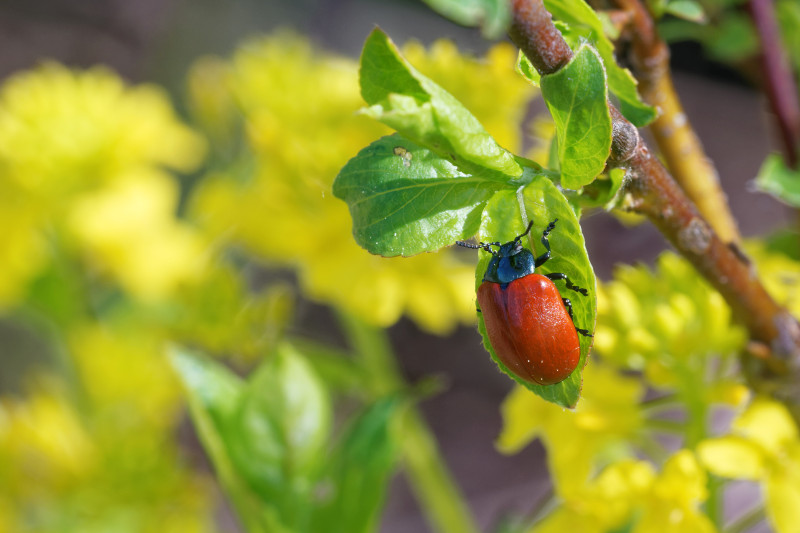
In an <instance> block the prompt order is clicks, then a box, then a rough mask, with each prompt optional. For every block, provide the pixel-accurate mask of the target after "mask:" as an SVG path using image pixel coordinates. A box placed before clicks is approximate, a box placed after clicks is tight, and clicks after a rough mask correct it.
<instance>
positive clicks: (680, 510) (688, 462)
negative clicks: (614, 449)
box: [530, 450, 715, 533]
mask: <svg viewBox="0 0 800 533" xmlns="http://www.w3.org/2000/svg"><path fill="white" fill-rule="evenodd" d="M705 484H706V476H705V472H704V471H703V470H702V469H701V468H700V467H699V465H698V464H697V460H696V459H695V458H694V455H692V453H691V452H690V451H688V450H681V451H679V452H677V453H676V454H675V455H673V456H672V457H670V458H669V459H668V460H667V462H666V463H665V464H664V467H663V470H662V472H661V474H659V475H656V474H655V472H654V470H653V467H652V466H651V465H650V463H647V462H645V461H634V460H631V459H626V460H622V461H619V462H616V463H613V464H611V465H609V466H608V467H607V468H605V469H604V470H603V471H602V472H601V473H600V474H599V475H598V476H597V478H596V479H594V480H592V481H591V482H588V483H586V484H584V485H582V486H576V487H574V488H573V489H572V490H571V491H570V492H569V493H565V494H563V495H561V498H562V500H563V502H562V505H561V506H560V507H558V508H557V509H556V510H555V511H554V512H553V513H551V514H550V515H548V516H547V517H546V518H544V520H543V521H542V522H540V523H538V524H536V525H535V526H534V527H533V528H531V530H530V532H531V533H556V532H563V531H580V532H581V533H604V532H609V531H617V530H624V531H631V532H633V533H669V532H675V533H678V532H684V531H691V532H693V533H695V532H697V533H712V532H713V531H715V528H714V526H713V524H712V523H711V521H710V520H709V519H708V517H707V516H705V515H704V514H703V513H702V512H700V510H699V507H700V505H701V504H702V502H703V501H704V500H705V499H706V497H707V494H706V488H705Z"/></svg>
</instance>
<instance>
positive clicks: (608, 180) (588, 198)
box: [564, 168, 625, 211]
mask: <svg viewBox="0 0 800 533" xmlns="http://www.w3.org/2000/svg"><path fill="white" fill-rule="evenodd" d="M624 180H625V170H624V169H621V168H613V169H611V170H610V171H608V173H607V174H604V175H602V176H601V177H599V178H598V179H596V180H594V181H593V182H592V183H590V184H589V185H587V186H586V187H584V188H582V189H581V190H579V191H564V196H565V197H566V198H567V200H568V201H569V203H570V204H571V205H572V206H573V207H576V208H578V209H583V208H588V207H602V208H603V209H605V210H606V211H611V210H612V209H614V208H615V207H616V206H617V203H618V202H619V200H620V198H619V196H620V194H619V192H620V189H621V187H622V184H623V182H624Z"/></svg>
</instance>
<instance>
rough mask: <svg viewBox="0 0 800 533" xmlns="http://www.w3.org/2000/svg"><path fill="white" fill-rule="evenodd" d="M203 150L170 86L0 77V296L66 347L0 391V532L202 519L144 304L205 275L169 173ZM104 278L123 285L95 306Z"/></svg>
mask: <svg viewBox="0 0 800 533" xmlns="http://www.w3.org/2000/svg"><path fill="white" fill-rule="evenodd" d="M203 153H204V141H203V140H202V138H201V137H199V136H198V135H197V134H196V133H194V132H193V131H192V130H190V129H189V128H188V127H187V126H185V125H184V124H183V123H181V122H180V121H179V120H178V118H177V116H176V115H175V113H174V111H173V109H172V106H171V104H170V102H169V100H168V98H167V96H166V94H165V93H164V91H163V90H161V89H159V88H156V87H153V86H147V85H143V86H136V87H129V86H127V85H126V84H125V83H123V82H122V80H121V79H120V78H119V77H118V76H116V75H115V74H113V73H111V72H110V71H107V70H105V69H102V68H96V69H91V70H87V71H77V70H70V69H68V68H65V67H63V66H60V65H57V64H52V63H50V64H45V65H43V66H41V67H39V68H37V69H34V70H32V71H29V72H23V73H20V74H17V75H15V76H13V77H12V78H10V79H9V80H8V81H7V82H6V83H5V84H4V85H3V86H2V88H0V224H2V225H3V227H4V228H5V229H4V231H2V232H0V308H3V309H12V310H13V309H14V308H15V307H21V306H24V305H30V306H31V307H32V308H34V309H37V310H39V311H40V312H41V316H40V317H39V320H37V321H35V322H32V326H35V327H36V332H37V333H38V334H42V333H43V332H44V331H46V330H47V335H42V338H43V339H44V340H47V341H51V342H50V343H49V344H48V347H49V348H50V349H51V350H52V351H53V352H54V353H58V354H60V356H61V359H60V363H61V364H60V365H53V367H54V368H52V369H50V372H49V373H48V376H50V377H48V378H45V377H42V376H41V375H40V376H39V377H38V378H36V379H35V380H34V381H33V383H32V385H31V386H29V387H28V388H27V389H26V395H25V396H24V399H23V398H17V397H10V396H8V397H3V398H0V465H2V468H0V485H2V486H3V490H2V491H0V531H29V532H50V531H63V532H73V531H74V532H78V531H80V532H83V531H123V530H124V531H171V532H176V533H177V532H205V531H208V530H209V528H210V524H211V523H212V522H211V519H210V513H209V508H210V506H211V494H212V492H211V490H210V487H209V486H208V481H207V479H206V476H205V475H201V474H197V473H195V472H193V471H192V470H191V469H190V468H188V467H187V466H186V465H185V464H184V461H183V459H182V458H181V457H180V455H179V451H178V446H177V445H176V444H177V443H176V442H175V438H174V430H175V426H176V424H177V420H178V414H179V407H180V404H181V396H180V392H179V389H178V387H177V383H176V382H175V380H174V378H173V377H172V376H173V374H172V372H171V370H170V369H169V367H168V365H167V364H166V361H165V359H164V357H163V355H162V352H163V343H164V336H165V331H164V330H163V328H159V327H156V326H155V323H154V322H155V320H154V319H153V318H151V317H150V316H149V314H148V313H141V314H140V311H141V309H143V308H147V309H149V310H150V311H151V312H152V311H154V310H155V309H157V307H156V304H158V305H164V300H165V299H167V297H173V296H174V297H177V295H178V294H179V293H180V292H181V291H182V290H185V289H186V287H187V286H188V284H195V283H198V282H199V281H200V280H201V279H202V276H204V275H206V270H205V268H204V261H205V255H206V254H207V253H208V252H207V251H206V250H207V248H208V246H207V244H205V243H204V242H203V241H202V239H201V235H200V233H198V232H197V231H195V230H194V229H193V228H192V227H191V226H190V225H188V224H187V223H185V222H182V221H180V220H179V219H178V218H177V217H176V213H175V211H176V207H177V203H178V197H179V191H178V188H179V185H178V182H177V180H176V179H175V177H174V176H173V175H172V174H170V173H169V172H168V169H173V170H178V171H186V170H191V169H193V168H195V167H196V166H197V165H198V164H199V162H200V160H201V158H202V157H203ZM98 274H99V275H98ZM109 288H111V289H112V291H116V289H122V294H121V296H122V297H121V298H119V299H118V300H114V301H113V302H112V304H113V305H112V304H109V303H108V302H103V303H102V304H98V302H97V301H96V300H97V296H98V294H107V293H108V292H109ZM134 302H136V303H134ZM174 303H175V302H173V304H174ZM137 306H142V308H139V309H137ZM147 306H153V307H147ZM87 310H91V312H92V313H91V314H92V317H91V318H90V317H89V316H88V314H87V313H86V311H87ZM112 310H113V312H112ZM113 313H116V314H117V315H118V316H115V317H114V318H112V317H111V315H112V314H113ZM97 315H103V319H102V321H101V320H98V319H97ZM44 324H47V325H46V326H44ZM10 355H12V356H17V357H18V356H19V355H18V354H14V353H13V352H12V353H11V354H10ZM58 370H61V371H62V372H61V375H60V376H59V378H57V377H56V376H55V374H56V372H57V371H58ZM123 525H124V527H125V529H121V528H122V527H123Z"/></svg>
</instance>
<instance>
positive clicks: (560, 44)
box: [509, 0, 800, 420]
mask: <svg viewBox="0 0 800 533" xmlns="http://www.w3.org/2000/svg"><path fill="white" fill-rule="evenodd" d="M509 34H510V36H511V39H512V40H513V41H514V42H515V43H516V44H517V46H519V48H520V49H521V50H522V51H523V53H525V55H526V56H527V57H528V59H530V61H531V63H532V64H533V65H534V66H535V67H536V68H537V69H540V70H539V72H540V73H541V74H543V75H544V74H549V73H552V72H553V71H554V70H553V69H557V68H559V66H560V65H563V64H565V63H566V62H567V61H569V59H570V58H571V56H572V51H571V50H570V49H569V47H568V46H567V45H566V43H565V42H564V40H563V38H562V37H561V35H560V34H559V33H558V31H557V30H556V28H555V26H554V25H553V22H552V18H551V16H550V13H548V12H547V10H546V9H545V8H544V5H543V4H542V0H513V1H512V26H511V29H510V30H509ZM609 107H610V109H611V112H612V117H613V119H614V132H615V134H614V138H615V139H614V140H612V154H613V153H615V149H614V146H615V143H617V145H618V144H619V142H620V141H618V140H617V137H618V132H620V131H622V132H628V133H627V134H626V135H627V136H628V138H630V131H631V130H632V131H633V132H634V133H635V132H636V129H635V128H634V127H633V125H631V124H630V123H629V122H628V121H627V120H625V119H624V118H623V117H622V116H621V115H620V114H619V111H617V110H616V108H614V106H613V105H609ZM623 141H624V140H623ZM624 154H625V155H624V157H615V158H614V160H613V161H612V160H609V164H610V165H613V166H616V167H620V168H624V169H626V171H627V182H626V183H625V184H624V185H623V190H622V193H623V195H624V196H623V197H624V198H625V199H626V206H627V207H628V208H629V209H631V210H633V211H636V212H638V213H640V214H643V215H646V216H647V217H648V218H649V219H650V221H651V222H652V223H653V224H654V225H655V226H656V227H657V228H658V229H659V230H660V231H661V233H663V234H664V236H665V237H666V238H667V239H668V240H669V241H670V242H671V243H672V245H673V246H675V248H676V249H677V250H678V252H680V253H681V254H682V255H683V256H684V257H685V258H686V259H687V260H689V261H690V262H691V263H692V264H693V265H694V267H695V268H696V269H697V270H698V272H700V274H701V275H703V276H704V277H705V278H706V279H707V280H708V282H709V283H711V285H712V286H714V287H715V288H716V289H717V290H718V291H719V292H720V294H721V295H722V296H723V298H724V299H725V301H726V302H727V303H728V305H729V306H730V307H731V309H732V310H733V313H734V316H735V317H736V318H737V319H738V320H739V321H740V322H742V323H743V324H744V325H745V326H746V327H747V328H748V330H749V332H750V336H751V338H752V340H753V341H755V343H754V344H753V349H751V350H749V351H748V353H747V354H746V356H745V366H746V369H747V375H748V378H749V380H750V384H751V386H752V387H753V388H754V389H756V390H761V391H764V392H766V393H769V394H771V395H772V396H773V397H775V398H776V399H778V400H780V401H783V402H784V403H785V404H786V405H787V407H789V409H790V410H791V411H792V413H793V415H794V416H795V418H796V419H798V420H800V391H798V389H797V387H796V383H797V382H798V381H800V324H798V322H797V320H796V319H794V318H793V317H792V316H791V315H790V314H789V313H788V311H787V310H786V309H784V308H783V307H781V306H780V305H778V304H777V303H776V302H775V301H774V300H773V299H772V298H771V297H770V296H769V294H768V293H767V292H766V290H765V289H764V286H763V285H762V284H761V282H760V280H759V279H758V277H757V276H756V275H755V273H754V271H753V268H752V265H751V263H750V261H749V259H747V257H746V256H745V255H744V253H743V252H742V251H741V250H740V249H739V248H738V247H737V246H736V245H735V244H729V243H726V242H725V241H723V240H722V239H721V238H720V237H719V235H718V234H717V233H716V232H714V230H713V229H712V228H711V227H710V226H709V224H708V223H707V222H706V221H705V220H704V219H703V217H702V216H701V215H700V213H699V212H698V210H697V208H696V207H695V205H694V204H693V203H692V202H691V201H690V200H689V199H688V198H687V196H686V194H685V193H684V191H683V190H682V189H681V188H680V187H679V186H678V185H677V183H676V182H675V180H674V179H673V178H672V176H670V174H669V173H668V172H667V170H666V169H665V168H664V166H663V165H662V164H661V163H660V162H659V161H658V159H657V158H656V157H654V156H653V155H652V154H651V153H650V150H649V149H648V147H647V145H646V144H645V143H644V141H642V140H641V138H640V139H639V140H638V143H637V144H636V145H635V147H634V148H633V149H632V150H630V151H625V152H624ZM755 354H758V356H756V355H755Z"/></svg>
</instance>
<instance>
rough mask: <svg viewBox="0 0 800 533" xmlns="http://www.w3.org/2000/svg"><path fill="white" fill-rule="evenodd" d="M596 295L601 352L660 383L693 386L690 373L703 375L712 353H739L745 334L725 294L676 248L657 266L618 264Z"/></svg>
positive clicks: (611, 359)
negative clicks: (609, 278) (685, 381)
mask: <svg viewBox="0 0 800 533" xmlns="http://www.w3.org/2000/svg"><path fill="white" fill-rule="evenodd" d="M597 299H598V305H597V308H598V318H597V332H596V336H595V338H596V341H595V348H596V349H597V351H598V353H600V354H601V355H603V356H604V357H605V358H606V359H607V360H610V361H613V362H615V363H617V364H620V365H622V366H624V367H627V368H631V369H635V370H644V371H645V374H646V376H647V378H648V381H649V382H650V383H652V384H654V385H656V386H661V387H675V386H677V385H681V384H683V385H686V387H689V388H692V387H693V384H687V383H683V381H684V378H685V376H694V375H702V373H703V369H704V368H705V367H706V366H707V365H708V364H709V358H710V357H711V356H727V355H730V354H732V353H735V352H736V351H737V350H738V349H739V348H740V347H741V346H742V345H743V343H744V340H745V335H744V332H743V330H742V329H741V327H739V326H736V325H734V324H733V322H732V318H731V311H730V309H729V308H728V306H727V305H726V303H725V301H724V300H723V299H722V296H720V295H719V293H718V292H716V291H715V290H713V289H712V288H711V287H709V286H708V285H707V284H706V282H705V281H704V280H703V279H702V278H701V277H700V276H699V275H698V274H697V273H696V272H695V271H694V270H693V268H692V267H691V265H689V263H687V262H686V261H685V260H683V259H681V258H680V257H678V256H677V255H675V254H673V253H669V252H668V253H664V254H662V255H661V256H660V257H659V258H658V261H657V263H656V268H655V270H654V271H650V270H648V269H647V268H645V267H642V266H637V267H630V266H626V267H620V268H618V269H617V270H616V272H615V274H614V280H613V281H611V282H609V283H606V284H603V285H602V286H601V287H600V288H599V290H598V298H597ZM700 392H702V393H703V394H705V392H704V391H700Z"/></svg>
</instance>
